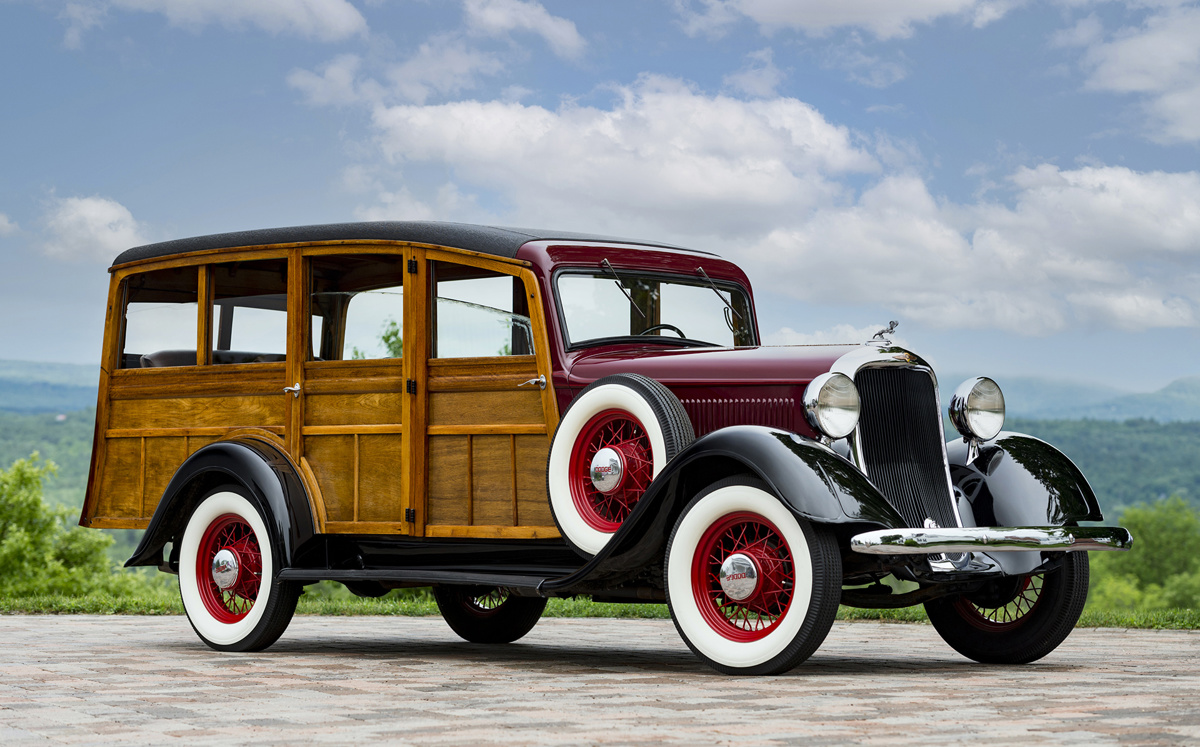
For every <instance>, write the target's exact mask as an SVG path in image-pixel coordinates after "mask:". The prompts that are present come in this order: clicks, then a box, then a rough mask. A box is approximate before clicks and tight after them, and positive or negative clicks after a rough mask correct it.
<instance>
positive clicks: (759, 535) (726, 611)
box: [692, 512, 796, 641]
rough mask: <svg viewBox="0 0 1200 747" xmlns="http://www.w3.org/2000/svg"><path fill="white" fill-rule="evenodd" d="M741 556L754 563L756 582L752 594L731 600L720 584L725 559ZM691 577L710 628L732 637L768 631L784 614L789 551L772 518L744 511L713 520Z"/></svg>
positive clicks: (790, 583) (791, 582) (789, 587)
mask: <svg viewBox="0 0 1200 747" xmlns="http://www.w3.org/2000/svg"><path fill="white" fill-rule="evenodd" d="M735 554H741V555H743V556H746V557H748V558H750V559H751V562H753V564H754V566H755V572H756V580H757V585H756V586H755V588H754V590H753V592H752V593H751V595H750V596H748V597H746V598H744V599H740V600H739V599H734V598H732V597H731V596H730V594H728V593H727V592H726V591H725V589H724V588H723V587H722V584H721V568H722V565H723V564H724V563H725V561H726V560H727V559H728V558H729V557H731V556H733V555H735ZM692 578H693V579H694V583H695V585H696V587H697V588H696V596H697V598H704V599H706V600H707V604H704V605H703V606H702V607H701V613H702V614H703V615H704V617H705V619H706V620H708V622H709V624H710V625H712V626H713V629H714V630H716V631H717V632H718V633H720V634H721V635H722V636H724V637H726V638H729V639H730V640H734V641H753V640H758V639H760V638H762V637H763V636H765V635H767V634H768V633H769V632H770V631H771V629H772V628H774V627H775V625H776V624H778V623H779V621H780V620H781V619H783V616H784V615H786V614H787V611H788V606H789V605H790V603H791V601H792V594H793V591H794V589H795V585H796V572H795V568H794V565H793V562H792V554H791V549H790V548H789V547H788V544H787V542H786V541H785V540H784V539H783V536H782V535H781V534H780V532H779V530H778V529H776V528H775V525H774V524H772V523H771V522H770V521H767V520H766V519H764V518H763V517H761V516H757V515H755V514H751V513H748V512H739V513H736V514H732V515H729V516H726V517H725V518H724V519H722V520H721V521H719V522H718V523H716V524H714V525H713V526H712V527H710V528H709V530H708V532H706V533H705V535H704V537H703V538H702V539H701V540H700V545H699V547H697V548H696V557H695V567H694V569H693V574H692Z"/></svg>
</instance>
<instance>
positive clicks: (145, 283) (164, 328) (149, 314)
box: [118, 267, 199, 368]
mask: <svg viewBox="0 0 1200 747" xmlns="http://www.w3.org/2000/svg"><path fill="white" fill-rule="evenodd" d="M198 286H199V274H198V271H197V269H196V268H195V267H180V268H175V269H170V270H156V271H154V272H146V273H142V274H140V275H133V276H131V277H129V279H127V280H126V281H125V309H124V312H125V313H124V325H123V329H122V345H121V359H120V361H119V363H118V365H119V366H120V367H121V368H159V367H163V366H194V365H196V320H197V319H198V318H199V314H198V309H197V306H196V293H197V288H198Z"/></svg>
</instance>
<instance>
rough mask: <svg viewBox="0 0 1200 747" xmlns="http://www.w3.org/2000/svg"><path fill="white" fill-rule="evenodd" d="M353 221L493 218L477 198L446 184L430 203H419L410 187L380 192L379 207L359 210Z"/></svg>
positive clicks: (478, 220)
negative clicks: (479, 203) (477, 202)
mask: <svg viewBox="0 0 1200 747" xmlns="http://www.w3.org/2000/svg"><path fill="white" fill-rule="evenodd" d="M354 217H355V218H357V219H358V220H451V221H460V222H474V223H490V222H494V220H493V218H494V216H489V215H486V214H484V213H483V211H481V210H480V208H479V206H478V205H477V204H476V201H475V196H474V195H466V194H463V193H462V192H461V191H459V188H458V186H457V185H455V184H443V185H442V186H441V187H440V188H438V190H437V192H436V193H435V194H434V195H433V198H432V199H431V200H429V201H422V200H420V199H417V198H416V197H414V196H413V194H412V193H411V192H410V191H409V190H408V188H407V187H401V188H400V189H398V190H395V191H391V192H387V191H385V192H380V194H379V196H378V201H377V202H376V204H374V205H371V206H368V207H360V208H358V209H357V210H355V211H354Z"/></svg>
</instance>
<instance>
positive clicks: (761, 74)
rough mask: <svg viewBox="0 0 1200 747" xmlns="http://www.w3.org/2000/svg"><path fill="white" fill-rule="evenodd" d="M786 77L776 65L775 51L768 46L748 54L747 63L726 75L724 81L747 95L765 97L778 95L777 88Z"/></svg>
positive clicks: (728, 85)
mask: <svg viewBox="0 0 1200 747" xmlns="http://www.w3.org/2000/svg"><path fill="white" fill-rule="evenodd" d="M785 77H786V76H784V74H783V71H782V70H780V69H779V68H777V67H775V53H774V52H773V51H772V50H771V48H770V47H767V48H766V49H760V50H758V51H757V52H751V53H750V54H748V55H746V65H745V66H744V67H743V68H742V69H741V70H739V71H737V72H736V73H730V74H729V75H726V76H725V80H724V83H725V85H726V86H727V87H729V88H732V89H733V90H735V91H740V92H741V93H744V94H746V95H747V96H754V97H756V98H764V99H765V98H769V97H771V96H775V95H776V89H777V88H779V84H780V83H783V80H784V78H785Z"/></svg>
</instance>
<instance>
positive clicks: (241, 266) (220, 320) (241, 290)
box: [212, 259, 287, 365]
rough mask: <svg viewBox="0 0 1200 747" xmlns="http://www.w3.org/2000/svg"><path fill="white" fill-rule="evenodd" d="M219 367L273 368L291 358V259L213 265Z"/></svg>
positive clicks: (215, 344)
mask: <svg viewBox="0 0 1200 747" xmlns="http://www.w3.org/2000/svg"><path fill="white" fill-rule="evenodd" d="M212 282H213V321H212V324H213V326H212V330H213V332H212V338H213V352H212V362H213V363H214V364H217V365H220V364H227V363H270V362H273V361H282V360H284V359H285V358H286V354H287V260H284V259H271V260H260V261H253V262H229V263H226V264H219V265H213V279H212Z"/></svg>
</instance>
